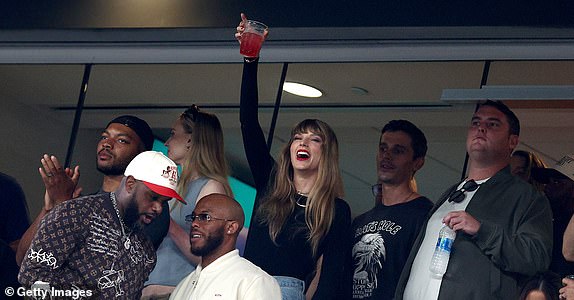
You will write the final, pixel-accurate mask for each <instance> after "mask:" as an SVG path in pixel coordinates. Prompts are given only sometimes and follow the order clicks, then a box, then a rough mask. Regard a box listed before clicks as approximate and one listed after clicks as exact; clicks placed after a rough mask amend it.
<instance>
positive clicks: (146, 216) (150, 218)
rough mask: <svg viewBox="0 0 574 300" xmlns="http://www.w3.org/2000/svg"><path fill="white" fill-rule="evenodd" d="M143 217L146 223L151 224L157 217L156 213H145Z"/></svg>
mask: <svg viewBox="0 0 574 300" xmlns="http://www.w3.org/2000/svg"><path fill="white" fill-rule="evenodd" d="M142 217H143V222H144V223H145V224H149V223H151V222H152V221H153V220H154V219H155V215H154V214H143V215H142Z"/></svg>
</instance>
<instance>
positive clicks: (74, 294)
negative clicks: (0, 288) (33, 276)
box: [4, 281, 93, 300]
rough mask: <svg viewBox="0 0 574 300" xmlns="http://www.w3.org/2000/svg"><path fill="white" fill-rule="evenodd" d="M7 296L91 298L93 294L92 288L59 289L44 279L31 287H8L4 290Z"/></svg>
mask: <svg viewBox="0 0 574 300" xmlns="http://www.w3.org/2000/svg"><path fill="white" fill-rule="evenodd" d="M4 293H5V294H6V296H8V297H11V296H19V297H31V298H33V299H51V298H52V297H64V298H70V299H74V300H76V299H81V298H89V297H91V296H92V295H93V292H92V291H91V290H82V289H79V288H77V287H76V286H74V285H72V288H70V289H68V290H59V289H56V288H54V287H50V283H48V282H43V281H36V282H35V283H34V284H33V285H32V286H31V287H30V289H27V288H25V287H19V288H13V287H7V288H6V289H5V290H4Z"/></svg>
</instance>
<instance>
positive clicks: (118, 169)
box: [96, 163, 128, 176]
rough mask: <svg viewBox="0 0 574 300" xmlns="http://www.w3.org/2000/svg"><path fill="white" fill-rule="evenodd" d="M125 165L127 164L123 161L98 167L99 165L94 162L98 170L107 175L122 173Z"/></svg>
mask: <svg viewBox="0 0 574 300" xmlns="http://www.w3.org/2000/svg"><path fill="white" fill-rule="evenodd" d="M127 167H128V164H125V163H122V164H115V165H113V166H109V167H108V166H105V167H103V166H102V167H100V166H99V165H97V164H96V168H97V169H98V171H100V172H101V173H102V174H104V175H107V176H116V175H124V172H125V171H126V168H127Z"/></svg>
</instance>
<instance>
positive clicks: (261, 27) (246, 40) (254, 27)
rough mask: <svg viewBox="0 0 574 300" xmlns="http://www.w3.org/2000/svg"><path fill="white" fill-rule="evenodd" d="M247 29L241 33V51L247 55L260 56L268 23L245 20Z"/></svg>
mask: <svg viewBox="0 0 574 300" xmlns="http://www.w3.org/2000/svg"><path fill="white" fill-rule="evenodd" d="M244 26H245V31H244V32H243V34H242V35H241V45H240V46H239V53H241V55H243V56H245V57H259V50H261V45H262V44H263V34H264V33H265V30H266V29H267V25H265V24H263V23H261V22H257V21H252V20H246V21H245V25H244Z"/></svg>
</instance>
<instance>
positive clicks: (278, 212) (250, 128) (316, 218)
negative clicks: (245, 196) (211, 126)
mask: <svg viewBox="0 0 574 300" xmlns="http://www.w3.org/2000/svg"><path fill="white" fill-rule="evenodd" d="M241 17H242V20H241V22H240V23H239V26H238V27H237V33H236V38H237V39H238V40H239V42H240V43H241V37H242V34H243V32H244V30H245V28H244V24H245V22H246V17H245V15H243V14H242V15H241ZM266 35H267V32H266V33H265V36H266ZM257 65H258V57H246V58H245V62H244V65H243V79H242V84H241V101H240V102H241V103H240V119H241V130H242V134H243V143H244V147H245V154H246V156H247V160H248V162H249V166H250V168H251V173H252V174H253V178H254V180H255V185H256V189H257V199H256V201H255V207H254V221H253V222H251V226H250V228H249V236H248V238H247V245H246V248H245V255H244V256H245V258H247V259H249V260H251V261H252V262H253V263H255V264H256V265H258V266H259V267H261V268H262V269H263V270H265V271H266V272H267V273H269V274H271V275H273V276H275V278H277V280H278V281H279V285H280V286H281V292H282V296H283V299H298V300H299V299H305V298H307V299H335V298H337V297H338V296H340V294H341V293H340V291H339V290H338V288H339V287H341V286H343V284H342V282H343V280H344V279H343V277H344V276H343V274H344V272H343V266H344V262H345V260H346V258H347V255H350V254H349V250H350V249H349V245H350V241H349V238H350V232H349V230H350V225H351V211H350V208H349V205H348V204H347V203H346V202H345V201H344V200H342V199H341V198H340V197H341V196H342V194H343V183H342V179H341V173H340V170H339V152H338V143H337V137H336V136H335V133H334V132H333V130H332V129H331V128H330V127H329V125H327V124H326V123H325V122H322V121H320V120H316V119H306V120H303V121H301V122H300V123H299V124H297V125H296V126H295V127H294V128H293V129H292V131H291V137H290V140H289V142H288V143H287V144H286V145H285V147H284V148H283V150H282V151H281V152H280V153H279V157H278V161H277V163H275V160H274V159H273V157H272V156H271V154H270V153H269V151H268V148H267V145H266V143H265V138H264V135H263V131H262V129H261V126H260V124H259V120H258V92H257Z"/></svg>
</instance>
